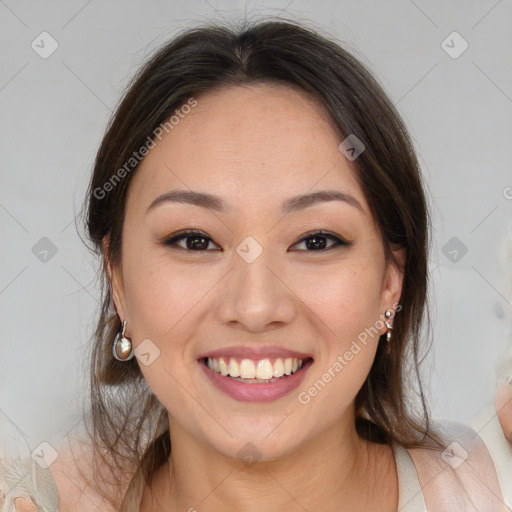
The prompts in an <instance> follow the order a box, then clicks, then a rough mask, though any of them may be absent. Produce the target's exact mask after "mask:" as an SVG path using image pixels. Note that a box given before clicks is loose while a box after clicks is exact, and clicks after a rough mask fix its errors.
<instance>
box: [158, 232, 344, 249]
mask: <svg viewBox="0 0 512 512" xmlns="http://www.w3.org/2000/svg"><path fill="white" fill-rule="evenodd" d="M327 239H329V240H331V241H333V242H334V243H333V244H332V245H330V246H329V247H327V248H326V242H325V240H327ZM183 240H186V242H185V247H183V246H182V245H179V244H178V242H181V241H183ZM210 242H212V243H213V240H212V239H211V238H210V237H209V236H208V235H206V234H205V233H203V232H201V231H197V230H192V229H189V230H186V231H181V232H179V233H177V234H176V235H174V236H172V237H171V238H168V239H166V240H164V241H163V242H162V243H163V244H164V245H166V246H176V247H180V248H181V249H184V250H189V251H193V252H205V251H204V250H205V249H207V248H208V244H209V243H210ZM301 243H306V247H308V248H310V249H314V250H313V251H307V250H306V252H323V251H328V250H331V249H333V248H334V247H336V246H347V247H349V246H350V245H352V242H348V241H346V240H344V239H342V238H341V237H339V236H336V235H334V234H332V233H330V232H327V231H315V232H313V233H310V234H309V235H308V236H305V237H303V238H302V239H301V240H299V241H298V242H296V243H295V244H294V246H295V245H298V244H301ZM217 247H218V246H217ZM208 252H209V251H208ZM299 252H300V251H299Z"/></svg>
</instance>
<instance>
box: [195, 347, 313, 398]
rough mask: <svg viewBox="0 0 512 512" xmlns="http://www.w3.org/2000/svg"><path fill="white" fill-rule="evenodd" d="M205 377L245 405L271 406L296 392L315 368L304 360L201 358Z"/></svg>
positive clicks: (200, 362)
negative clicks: (257, 403)
mask: <svg viewBox="0 0 512 512" xmlns="http://www.w3.org/2000/svg"><path fill="white" fill-rule="evenodd" d="M198 363H199V365H200V367H201V369H202V370H203V373H204V374H205V375H206V377H207V378H208V380H209V382H210V383H212V384H213V385H214V386H215V387H216V388H217V389H218V390H220V391H222V392H224V393H225V394H227V395H229V396H230V397H231V398H234V399H235V400H238V401H242V402H270V401H273V400H277V399H278V398H282V397H284V396H286V395H288V394H289V393H291V392H292V391H293V390H294V389H296V388H297V387H298V386H299V385H300V383H301V382H302V381H303V379H304V378H305V375H306V372H307V371H308V369H309V368H310V367H311V366H312V364H313V358H312V357H306V358H304V359H300V358H294V357H287V358H279V357H274V358H263V359H245V358H242V359H239V358H237V357H215V358H212V357H201V358H199V359H198Z"/></svg>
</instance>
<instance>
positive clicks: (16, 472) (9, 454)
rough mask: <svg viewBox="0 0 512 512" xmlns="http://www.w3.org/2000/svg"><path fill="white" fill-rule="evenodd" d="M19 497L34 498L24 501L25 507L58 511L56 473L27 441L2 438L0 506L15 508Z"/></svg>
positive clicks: (0, 508) (9, 509)
mask: <svg viewBox="0 0 512 512" xmlns="http://www.w3.org/2000/svg"><path fill="white" fill-rule="evenodd" d="M18 498H28V499H29V500H31V501H32V504H31V503H30V502H26V503H25V504H24V506H25V508H24V509H23V510H34V507H35V504H37V505H38V506H39V507H43V508H38V510H44V511H45V512H57V511H59V510H61V509H60V499H59V492H58V489H57V486H56V485H55V481H54V480H53V477H52V474H51V472H50V471H49V469H48V467H47V466H46V465H45V464H44V462H43V463H42V462H40V461H39V460H38V458H37V457H34V456H33V454H31V453H30V451H29V449H28V445H26V443H24V442H23V443H19V444H16V443H12V442H11V443H7V442H6V440H5V439H1V440H0V510H5V511H11V510H15V505H16V506H18V507H19V502H20V500H19V499H18ZM16 510H17V509H16Z"/></svg>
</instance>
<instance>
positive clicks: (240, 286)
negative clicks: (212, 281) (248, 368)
mask: <svg viewBox="0 0 512 512" xmlns="http://www.w3.org/2000/svg"><path fill="white" fill-rule="evenodd" d="M225 279H226V283H225V287H223V290H222V292H221V293H220V295H219V298H218V300H219V301H220V303H219V304H218V307H217V311H218V315H219V318H220V320H221V321H222V322H223V323H225V324H239V325H240V326H242V327H243V328H244V330H247V331H250V332H261V331H264V330H266V329H269V328H272V329H273V328H278V327H279V326H282V325H284V324H286V323H289V322H291V321H292V320H293V318H294V316H295V313H296V304H297V301H298V300H299V299H298V297H297V296H296V295H295V294H294V293H293V282H292V280H293V276H292V275H290V271H288V272H287V271H286V270H285V269H284V266H283V265H280V264H278V262H277V259H276V256H275V255H274V256H273V255H272V254H271V251H270V250H263V252H262V253H261V254H260V255H259V256H258V257H257V258H256V259H255V260H254V261H251V260H250V259H247V260H246V259H244V257H242V256H240V255H239V254H235V256H234V258H233V267H232V269H231V271H230V272H229V273H228V275H227V276H226V278H225Z"/></svg>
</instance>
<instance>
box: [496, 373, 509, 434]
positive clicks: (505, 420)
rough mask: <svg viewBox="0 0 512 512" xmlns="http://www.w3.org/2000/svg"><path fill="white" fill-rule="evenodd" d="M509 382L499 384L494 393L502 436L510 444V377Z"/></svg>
mask: <svg viewBox="0 0 512 512" xmlns="http://www.w3.org/2000/svg"><path fill="white" fill-rule="evenodd" d="M509 379H510V382H507V380H505V381H504V382H502V383H501V384H500V387H499V388H498V392H497V393H496V400H495V405H496V410H497V413H498V420H499V422H500V425H501V429H502V430H503V435H504V436H505V437H506V438H507V440H508V441H509V442H510V443H512V376H510V377H509Z"/></svg>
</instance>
